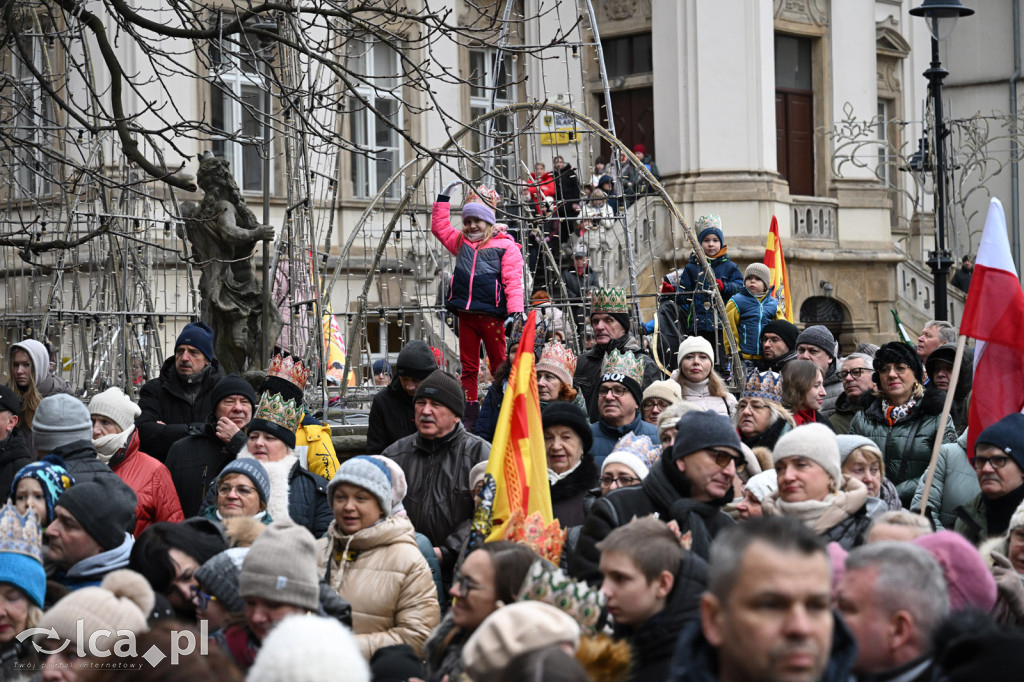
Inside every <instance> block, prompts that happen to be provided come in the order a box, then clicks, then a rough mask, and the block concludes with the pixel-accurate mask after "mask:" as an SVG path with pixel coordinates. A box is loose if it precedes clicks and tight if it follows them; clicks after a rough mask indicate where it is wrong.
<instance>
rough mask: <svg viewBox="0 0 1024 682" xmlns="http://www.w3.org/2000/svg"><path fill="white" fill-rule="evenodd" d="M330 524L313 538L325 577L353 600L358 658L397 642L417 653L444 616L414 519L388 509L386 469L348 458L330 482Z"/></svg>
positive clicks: (389, 491)
mask: <svg viewBox="0 0 1024 682" xmlns="http://www.w3.org/2000/svg"><path fill="white" fill-rule="evenodd" d="M327 499H329V500H330V501H331V508H332V509H333V511H334V521H332V522H331V525H330V527H329V528H328V529H327V535H326V536H324V537H323V538H321V539H320V540H318V541H317V568H318V570H319V571H320V575H321V576H322V578H323V581H324V582H326V583H327V584H329V585H330V586H331V588H332V589H333V590H334V591H335V592H336V593H337V594H338V595H339V596H341V598H342V599H345V600H346V601H348V602H349V603H350V604H351V605H352V632H354V633H355V635H356V641H357V642H358V644H359V649H360V651H362V653H363V656H365V657H366V659H367V660H369V658H370V656H372V655H373V653H374V652H375V651H377V650H378V649H380V648H382V647H386V646H392V645H396V644H407V645H409V646H411V647H412V648H413V649H414V650H415V651H416V654H417V655H419V654H421V653H422V652H423V644H424V642H425V641H426V640H427V637H428V635H430V632H431V631H432V630H433V629H434V628H435V627H436V626H437V624H438V621H439V620H440V619H441V613H440V607H439V604H438V601H437V589H436V588H435V586H434V579H433V577H432V576H431V573H430V568H429V567H428V566H427V562H426V560H425V559H424V558H423V554H422V553H421V552H420V549H419V546H418V545H417V544H416V532H415V530H414V529H413V526H412V523H411V522H410V521H409V519H408V518H406V517H404V516H396V515H395V514H393V513H392V512H393V509H392V481H391V472H390V471H389V469H388V467H387V466H386V465H385V464H384V463H383V462H381V461H378V460H377V459H375V458H373V457H366V456H360V457H353V458H352V459H350V460H348V461H346V462H345V463H344V464H342V465H341V467H339V468H338V473H336V474H335V475H334V478H332V479H331V482H330V484H329V485H328V487H327Z"/></svg>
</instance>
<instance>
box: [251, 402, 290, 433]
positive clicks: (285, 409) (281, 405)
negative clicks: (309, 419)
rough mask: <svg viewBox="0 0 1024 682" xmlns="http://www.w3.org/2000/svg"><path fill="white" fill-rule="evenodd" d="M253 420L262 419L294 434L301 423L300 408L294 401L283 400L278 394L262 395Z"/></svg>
mask: <svg viewBox="0 0 1024 682" xmlns="http://www.w3.org/2000/svg"><path fill="white" fill-rule="evenodd" d="M252 418H253V420H256V419H262V420H263V421H265V422H268V423H270V424H276V425H277V426H280V427H281V428H283V429H286V430H288V431H291V432H294V431H295V430H296V429H297V428H299V424H300V423H301V422H302V406H301V405H299V404H297V403H296V402H295V401H294V400H285V399H284V398H283V397H282V396H281V394H279V393H269V392H267V393H264V394H263V397H261V398H260V404H259V406H258V407H257V408H256V414H254V415H253V416H252Z"/></svg>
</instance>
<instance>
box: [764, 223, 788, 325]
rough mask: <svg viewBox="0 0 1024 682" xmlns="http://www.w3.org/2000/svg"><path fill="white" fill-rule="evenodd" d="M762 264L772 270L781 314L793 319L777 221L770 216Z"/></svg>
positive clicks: (773, 283) (773, 285)
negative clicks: (769, 227) (770, 222)
mask: <svg viewBox="0 0 1024 682" xmlns="http://www.w3.org/2000/svg"><path fill="white" fill-rule="evenodd" d="M764 264H765V265H767V266H768V269H769V270H771V272H772V288H773V289H774V290H775V294H774V295H775V298H777V299H778V300H779V308H780V309H781V310H782V314H783V316H784V317H785V318H786V319H787V320H788V321H790V322H792V321H793V302H792V297H791V296H790V293H789V273H788V272H786V258H785V256H783V255H782V239H780V238H779V221H778V220H776V218H775V216H772V226H771V229H769V230H768V245H767V246H766V247H765V250H764Z"/></svg>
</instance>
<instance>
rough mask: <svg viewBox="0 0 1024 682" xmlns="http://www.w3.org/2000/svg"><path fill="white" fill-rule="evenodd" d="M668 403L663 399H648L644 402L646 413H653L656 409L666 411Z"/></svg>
mask: <svg viewBox="0 0 1024 682" xmlns="http://www.w3.org/2000/svg"><path fill="white" fill-rule="evenodd" d="M668 404H669V403H668V401H667V400H662V399H661V398H648V399H647V400H645V401H644V412H651V411H653V410H655V409H658V410H664V409H665V408H666V407H668Z"/></svg>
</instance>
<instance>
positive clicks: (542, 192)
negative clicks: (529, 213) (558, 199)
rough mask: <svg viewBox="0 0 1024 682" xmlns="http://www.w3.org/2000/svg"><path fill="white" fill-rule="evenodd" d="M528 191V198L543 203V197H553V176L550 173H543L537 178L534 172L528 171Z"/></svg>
mask: <svg viewBox="0 0 1024 682" xmlns="http://www.w3.org/2000/svg"><path fill="white" fill-rule="evenodd" d="M527 189H528V191H529V192H530V200H531V201H533V202H534V203H535V204H536V203H543V201H544V197H551V198H552V199H553V198H554V197H555V176H553V175H552V174H551V173H544V175H542V176H540V180H539V181H538V180H537V174H536V173H530V184H529V185H528V186H527Z"/></svg>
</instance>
